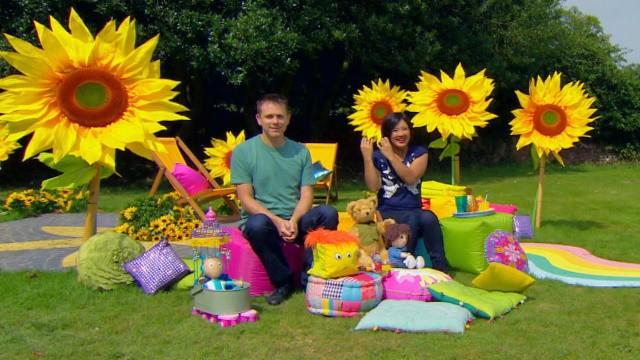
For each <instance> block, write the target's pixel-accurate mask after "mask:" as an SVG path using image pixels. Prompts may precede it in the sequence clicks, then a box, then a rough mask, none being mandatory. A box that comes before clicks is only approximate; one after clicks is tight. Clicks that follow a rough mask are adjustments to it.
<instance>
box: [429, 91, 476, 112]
mask: <svg viewBox="0 0 640 360" xmlns="http://www.w3.org/2000/svg"><path fill="white" fill-rule="evenodd" d="M436 103H437V104H438V110H440V112H441V113H443V114H446V115H451V116H453V115H460V114H462V113H463V112H465V111H467V109H469V105H470V104H469V95H467V93H465V92H464V91H462V90H458V89H446V90H444V91H443V92H441V93H440V94H438V98H437V100H436Z"/></svg>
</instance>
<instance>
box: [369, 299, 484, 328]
mask: <svg viewBox="0 0 640 360" xmlns="http://www.w3.org/2000/svg"><path fill="white" fill-rule="evenodd" d="M472 320H473V315H471V313H470V312H469V310H467V309H465V308H463V307H460V306H457V305H452V304H447V303H443V302H437V303H425V302H422V301H415V300H384V301H382V302H381V303H380V305H378V306H377V307H376V308H375V309H373V310H371V311H369V312H368V313H367V314H366V315H365V316H364V317H363V318H362V320H360V322H359V323H358V325H357V326H356V330H377V329H383V330H391V331H410V332H450V333H462V332H464V329H465V325H466V324H467V323H468V322H469V321H472Z"/></svg>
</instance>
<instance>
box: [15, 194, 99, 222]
mask: <svg viewBox="0 0 640 360" xmlns="http://www.w3.org/2000/svg"><path fill="white" fill-rule="evenodd" d="M88 194H89V192H88V191H85V190H81V191H78V190H72V189H58V190H33V189H28V190H24V191H16V192H13V193H11V194H9V195H8V196H7V197H6V199H5V201H4V205H3V208H4V209H5V210H6V211H8V212H13V213H18V214H20V215H21V216H23V217H29V216H38V215H40V214H48V213H71V212H83V211H85V210H86V209H87V199H88Z"/></svg>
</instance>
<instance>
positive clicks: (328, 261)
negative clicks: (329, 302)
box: [304, 229, 359, 279]
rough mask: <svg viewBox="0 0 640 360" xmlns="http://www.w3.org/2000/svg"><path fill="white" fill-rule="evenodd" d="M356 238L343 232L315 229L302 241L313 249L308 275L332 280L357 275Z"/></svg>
mask: <svg viewBox="0 0 640 360" xmlns="http://www.w3.org/2000/svg"><path fill="white" fill-rule="evenodd" d="M358 243H359V242H358V238H357V237H355V236H353V235H351V234H350V233H348V232H345V231H339V230H326V229H317V230H313V231H311V232H309V234H307V238H306V239H305V241H304V246H305V247H306V248H312V249H313V266H312V267H311V269H309V271H308V272H307V273H308V274H309V275H313V276H316V277H320V278H323V279H334V278H339V277H344V276H349V275H354V274H357V273H358Z"/></svg>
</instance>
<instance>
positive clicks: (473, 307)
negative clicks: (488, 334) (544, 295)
mask: <svg viewBox="0 0 640 360" xmlns="http://www.w3.org/2000/svg"><path fill="white" fill-rule="evenodd" d="M429 291H430V292H431V296H433V297H434V298H435V299H436V300H438V301H444V302H448V303H451V304H456V305H460V306H464V307H465V308H467V309H468V310H469V311H471V313H472V314H474V315H476V316H479V317H482V318H485V319H493V318H495V317H497V316H500V315H503V314H506V313H507V312H509V311H511V309H513V308H514V307H516V306H517V305H518V304H521V303H524V301H525V299H526V298H527V297H526V296H524V295H522V294H518V293H512V292H498V291H486V290H482V289H476V288H472V287H467V286H464V285H462V284H461V283H459V282H457V281H455V280H451V281H447V282H440V283H437V284H433V285H431V286H430V287H429Z"/></svg>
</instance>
